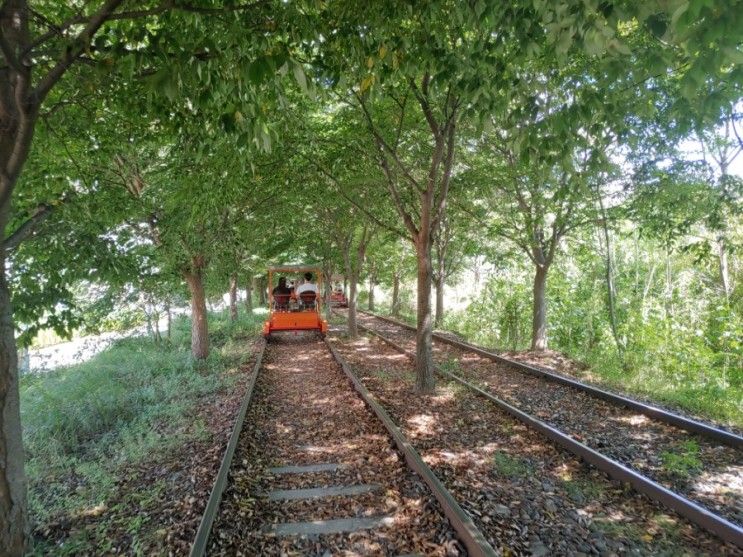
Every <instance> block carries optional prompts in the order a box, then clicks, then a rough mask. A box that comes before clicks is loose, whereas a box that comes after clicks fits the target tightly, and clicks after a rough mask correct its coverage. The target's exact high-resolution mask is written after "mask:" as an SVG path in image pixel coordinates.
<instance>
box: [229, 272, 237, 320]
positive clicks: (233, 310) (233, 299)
mask: <svg viewBox="0 0 743 557" xmlns="http://www.w3.org/2000/svg"><path fill="white" fill-rule="evenodd" d="M230 321H237V275H236V274H232V275H230Z"/></svg>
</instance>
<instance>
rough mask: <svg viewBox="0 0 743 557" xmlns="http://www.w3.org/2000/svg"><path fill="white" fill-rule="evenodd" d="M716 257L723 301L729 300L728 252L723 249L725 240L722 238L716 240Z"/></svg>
mask: <svg viewBox="0 0 743 557" xmlns="http://www.w3.org/2000/svg"><path fill="white" fill-rule="evenodd" d="M717 257H718V259H719V261H720V283H721V285H722V292H723V294H724V295H725V299H726V300H729V299H730V291H731V288H730V271H729V269H728V252H727V250H726V249H725V239H724V238H723V237H720V238H718V240H717Z"/></svg>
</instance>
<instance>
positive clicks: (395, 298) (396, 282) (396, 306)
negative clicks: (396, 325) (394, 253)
mask: <svg viewBox="0 0 743 557" xmlns="http://www.w3.org/2000/svg"><path fill="white" fill-rule="evenodd" d="M392 315H393V316H394V317H400V273H394V274H393V275H392Z"/></svg>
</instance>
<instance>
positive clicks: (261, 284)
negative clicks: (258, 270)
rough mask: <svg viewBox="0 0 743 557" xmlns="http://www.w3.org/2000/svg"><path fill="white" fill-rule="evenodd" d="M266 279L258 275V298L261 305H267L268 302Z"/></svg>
mask: <svg viewBox="0 0 743 557" xmlns="http://www.w3.org/2000/svg"><path fill="white" fill-rule="evenodd" d="M266 288H267V286H266V281H265V279H264V278H263V277H258V300H259V301H260V303H261V307H265V306H266V305H267V304H268V300H267V299H266Z"/></svg>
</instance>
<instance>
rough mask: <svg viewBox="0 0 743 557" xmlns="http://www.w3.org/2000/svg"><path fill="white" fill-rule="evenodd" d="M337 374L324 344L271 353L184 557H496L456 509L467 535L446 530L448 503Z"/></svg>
mask: <svg viewBox="0 0 743 557" xmlns="http://www.w3.org/2000/svg"><path fill="white" fill-rule="evenodd" d="M344 371H346V372H348V371H349V370H347V369H346V370H344V368H342V367H341V366H340V365H339V364H338V363H336V362H335V361H334V359H333V357H332V355H331V353H330V351H329V350H328V347H327V346H326V344H325V343H324V342H321V341H318V340H308V339H306V338H301V337H300V338H292V337H289V338H286V339H281V340H278V341H277V342H275V343H271V344H269V345H268V347H267V348H266V350H265V355H264V357H263V363H262V364H260V363H259V364H258V365H257V366H256V369H255V370H254V373H255V374H256V377H257V378H256V381H255V389H254V392H253V394H252V400H250V401H249V404H248V401H246V404H245V408H246V414H245V420H244V423H243V424H242V428H241V431H240V430H239V429H238V431H237V432H236V434H235V436H234V437H235V452H234V457H232V455H231V454H230V453H229V450H228V452H227V454H226V456H225V465H224V468H225V473H224V476H225V478H226V479H227V472H226V470H227V469H229V478H228V479H227V481H226V487H225V488H224V492H223V493H222V494H221V504H220V503H219V499H220V497H219V495H220V493H221V487H220V485H219V481H218V482H217V485H216V486H215V492H214V494H213V497H212V499H213V500H215V501H216V502H214V503H212V501H210V506H212V507H214V505H218V507H219V509H218V512H217V513H216V519H215V520H214V524H213V526H212V527H211V528H210V524H208V523H209V522H210V517H209V516H208V513H209V508H208V509H207V515H205V519H204V522H203V523H202V529H201V530H200V532H199V536H198V537H197V540H196V544H195V545H194V550H193V552H192V555H202V554H208V555H285V554H286V555H292V554H302V555H318V556H321V555H344V554H348V555H356V554H358V555H409V554H421V555H442V556H443V555H446V556H449V555H451V556H456V555H465V554H467V551H466V550H465V548H464V547H463V546H464V545H466V546H467V548H468V549H470V552H469V554H471V555H494V552H493V550H492V548H488V547H487V544H486V543H485V542H484V538H482V535H481V534H479V533H478V532H476V529H475V528H474V526H473V525H472V524H471V522H470V521H469V518H468V517H467V516H466V514H465V513H464V512H463V511H461V509H459V512H460V513H461V515H462V516H463V517H464V518H465V521H467V522H468V523H469V525H468V526H466V527H467V528H469V530H468V531H466V532H465V536H468V537H463V536H462V535H461V532H460V530H461V528H462V526H463V522H462V521H461V520H457V519H456V518H455V520H452V524H454V526H455V527H456V528H457V531H456V532H455V529H454V528H453V527H452V526H450V524H449V522H448V521H447V515H445V514H444V510H445V509H446V510H447V512H449V510H450V509H447V507H446V506H445V507H444V509H442V507H441V505H439V503H438V502H437V498H438V499H439V500H445V501H446V500H447V498H448V499H450V500H451V501H452V502H453V498H451V496H450V495H444V496H442V495H441V494H440V493H439V494H436V497H434V496H433V495H432V493H431V491H430V490H429V488H428V487H427V486H426V484H425V483H424V482H423V481H421V478H420V477H419V476H417V475H416V474H414V473H413V472H412V471H411V470H410V469H409V468H408V467H407V466H406V459H407V460H410V456H409V455H405V456H403V454H401V453H400V452H399V451H398V450H396V449H395V448H394V447H393V445H392V440H391V438H390V435H389V433H388V431H387V430H386V429H385V428H384V426H383V425H382V422H381V421H380V420H379V419H378V418H377V417H376V416H375V415H374V414H373V413H372V412H371V411H370V409H369V407H368V406H366V405H365V403H364V401H363V400H362V399H361V398H360V397H359V396H358V395H357V394H356V392H355V391H354V390H353V388H352V386H351V382H350V381H349V378H348V376H347V375H345V374H344ZM230 461H231V462H230ZM442 497H443V499H442ZM454 505H456V503H454ZM214 510H215V508H212V511H214ZM212 516H213V515H212ZM458 533H459V534H458ZM473 535H474V537H477V536H478V535H479V536H480V540H481V544H479V542H478V541H477V540H475V541H474V542H473V539H474V537H473ZM200 540H202V541H200ZM204 542H205V543H204ZM473 543H474V544H475V545H472V544H473Z"/></svg>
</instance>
